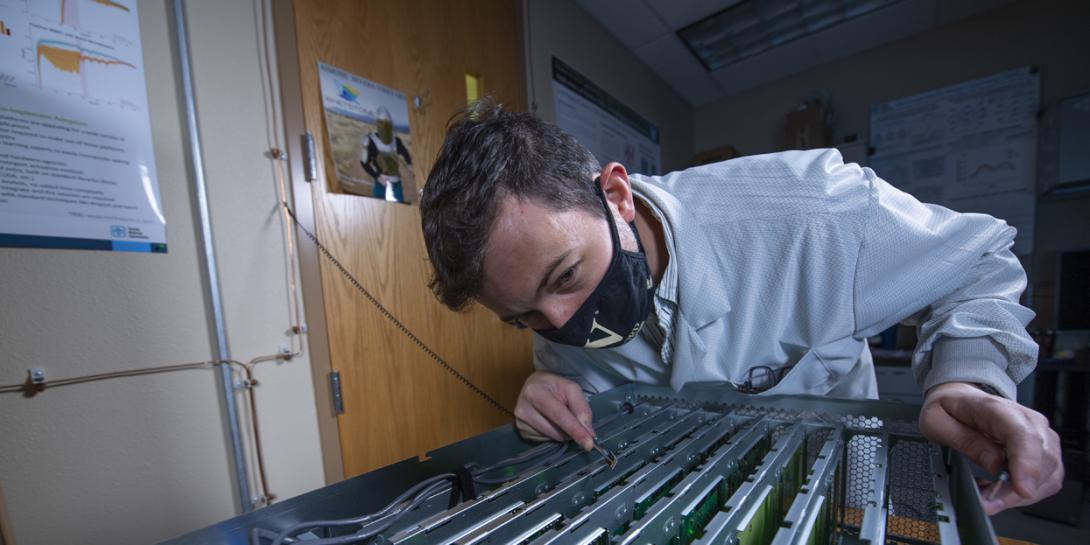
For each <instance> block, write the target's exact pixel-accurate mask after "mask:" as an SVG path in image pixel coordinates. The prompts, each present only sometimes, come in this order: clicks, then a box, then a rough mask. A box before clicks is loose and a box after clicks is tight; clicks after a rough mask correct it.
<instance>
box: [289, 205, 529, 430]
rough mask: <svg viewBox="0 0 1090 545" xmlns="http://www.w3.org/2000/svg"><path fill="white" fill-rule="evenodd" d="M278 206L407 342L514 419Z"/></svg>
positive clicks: (512, 416) (292, 215) (292, 214)
mask: <svg viewBox="0 0 1090 545" xmlns="http://www.w3.org/2000/svg"><path fill="white" fill-rule="evenodd" d="M280 204H281V205H283V207H284V209H285V210H287V211H288V215H289V216H291V221H292V222H293V223H295V225H296V227H298V228H299V230H300V231H302V232H303V234H304V235H306V237H307V238H309V239H310V241H311V242H313V243H314V245H315V246H317V247H318V250H319V251H321V252H322V255H324V256H326V259H329V261H330V262H332V263H333V266H335V267H337V270H338V271H340V272H341V274H342V275H344V277H345V278H346V279H348V281H349V282H350V283H351V284H352V285H353V286H355V287H356V289H357V290H359V292H360V293H362V294H363V296H364V297H366V298H367V300H368V301H370V302H371V304H372V305H374V306H375V308H377V309H378V311H379V312H381V313H382V315H383V316H385V317H386V318H387V319H388V320H390V322H391V323H393V324H394V325H395V326H397V328H398V329H400V330H401V332H402V333H404V334H405V336H406V337H408V338H409V340H411V341H412V342H414V343H416V346H418V347H420V349H421V350H423V351H424V352H425V353H426V354H427V355H428V356H431V359H433V360H435V362H436V363H438V364H439V365H441V366H442V367H443V369H446V370H447V372H448V373H450V374H451V375H454V378H456V379H458V380H459V381H461V382H462V384H464V385H465V386H466V388H469V389H470V390H472V391H473V393H475V394H477V395H478V396H480V397H481V399H483V400H485V401H487V402H488V403H489V404H491V405H492V406H493V407H495V408H496V410H498V411H500V412H502V413H503V414H505V415H507V416H509V417H511V419H512V420H513V419H514V418H515V413H513V412H511V411H510V410H509V409H508V408H507V407H504V406H503V404H501V403H500V402H499V401H496V399H495V398H493V397H492V396H490V395H488V393H487V392H485V391H484V390H482V389H480V388H479V387H477V385H476V384H473V383H472V382H470V381H469V379H468V378H466V376H465V375H463V374H462V373H460V372H459V371H458V370H457V369H455V368H454V367H453V366H451V365H450V364H449V363H447V362H446V360H444V359H443V358H442V357H441V356H440V355H439V354H437V353H436V352H435V351H434V350H432V349H431V348H429V347H428V345H426V344H424V341H422V340H420V338H419V337H417V336H416V335H415V334H414V333H413V332H412V331H410V330H409V328H408V327H405V324H403V323H401V320H398V319H397V317H396V316H394V315H393V313H391V312H390V311H389V310H387V309H386V307H385V306H383V305H382V303H380V302H379V300H378V299H376V298H375V296H374V295H371V292H369V291H367V288H365V287H363V284H360V281H359V280H356V277H354V276H352V273H350V272H348V269H346V268H345V267H344V265H341V262H340V261H338V260H337V258H336V257H333V254H332V253H330V251H329V250H328V249H326V247H325V245H324V244H322V243H321V242H320V241H319V240H318V237H317V236H315V235H314V233H311V232H310V231H308V230H307V228H306V227H303V224H302V223H299V218H297V217H295V211H294V210H292V209H291V207H290V206H288V203H286V202H281V203H280Z"/></svg>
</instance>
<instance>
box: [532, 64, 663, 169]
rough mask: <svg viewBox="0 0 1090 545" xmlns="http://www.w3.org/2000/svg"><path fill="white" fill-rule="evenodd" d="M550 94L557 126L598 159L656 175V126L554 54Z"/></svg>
mask: <svg viewBox="0 0 1090 545" xmlns="http://www.w3.org/2000/svg"><path fill="white" fill-rule="evenodd" d="M553 96H554V97H555V100H556V124H557V126H559V127H560V128H561V129H564V130H565V131H567V132H568V133H570V134H571V135H573V136H575V139H576V140H578V141H579V143H581V144H583V145H584V146H586V148H587V149H589V150H590V152H591V153H593V154H594V157H595V158H597V159H598V162H600V163H602V164H603V165H605V164H606V163H608V162H610V161H617V162H619V163H621V164H622V165H624V166H625V168H626V169H627V170H628V171H629V172H637V173H640V174H647V175H651V176H654V175H657V174H660V172H661V168H662V150H661V148H660V146H659V129H658V127H656V126H654V125H652V124H651V123H650V122H649V121H647V120H646V119H644V118H643V117H641V116H640V115H639V114H637V113H636V112H634V111H632V109H631V108H629V107H628V106H625V105H624V104H622V103H621V102H620V101H618V100H617V99H615V98H613V97H612V96H610V95H609V94H608V93H606V92H605V91H604V90H602V88H601V87H598V86H597V85H595V84H594V82H592V81H590V80H589V79H587V78H586V77H584V76H583V75H582V74H580V73H579V72H576V71H575V70H574V69H573V68H572V67H570V66H568V65H566V64H564V62H563V61H561V60H560V59H558V58H556V57H553Z"/></svg>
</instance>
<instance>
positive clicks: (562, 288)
mask: <svg viewBox="0 0 1090 545" xmlns="http://www.w3.org/2000/svg"><path fill="white" fill-rule="evenodd" d="M614 213H615V212H614ZM612 257H613V242H612V240H611V238H610V233H609V226H608V224H606V222H605V221H604V220H603V219H602V218H601V217H600V216H599V215H594V214H591V213H589V212H587V211H585V210H582V209H573V210H566V211H557V210H553V209H551V208H549V207H547V206H543V205H541V204H539V203H536V202H533V201H531V200H520V199H518V198H516V197H510V196H509V197H507V198H506V199H504V201H503V202H502V203H501V205H500V213H499V217H498V218H497V219H496V224H495V225H494V226H493V227H492V234H491V236H490V237H489V241H488V244H487V246H486V247H485V257H484V285H483V286H482V289H481V293H480V295H479V297H478V301H479V302H480V303H481V304H482V305H484V306H485V307H486V308H488V309H489V310H491V311H492V312H495V313H496V314H497V315H498V316H500V318H502V319H503V320H504V321H506V322H510V323H518V324H522V325H525V326H526V327H529V328H532V329H554V328H559V327H560V326H562V325H564V323H565V322H567V321H568V318H570V317H571V316H572V315H573V314H575V311H577V310H579V307H580V306H581V305H582V304H583V302H584V301H585V300H586V299H587V297H588V296H589V295H590V294H591V292H593V291H594V289H595V288H596V287H597V286H598V283H599V282H600V281H601V280H602V277H603V276H605V273H606V269H608V268H609V263H610V261H611V259H612Z"/></svg>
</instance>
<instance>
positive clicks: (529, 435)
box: [515, 418, 549, 443]
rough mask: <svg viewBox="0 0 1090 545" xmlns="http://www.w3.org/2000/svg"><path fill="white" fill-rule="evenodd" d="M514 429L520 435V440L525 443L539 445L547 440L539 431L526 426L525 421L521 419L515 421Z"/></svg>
mask: <svg viewBox="0 0 1090 545" xmlns="http://www.w3.org/2000/svg"><path fill="white" fill-rule="evenodd" d="M515 428H516V429H518V432H519V435H521V436H522V438H523V439H525V440H527V441H536V442H539V443H540V442H542V441H548V440H549V437H548V436H545V435H542V434H541V433H540V432H539V431H537V430H535V429H534V428H533V427H532V426H530V425H529V424H527V423H526V421H525V420H522V419H521V418H516V419H515Z"/></svg>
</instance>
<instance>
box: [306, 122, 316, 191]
mask: <svg viewBox="0 0 1090 545" xmlns="http://www.w3.org/2000/svg"><path fill="white" fill-rule="evenodd" d="M302 139H303V178H304V179H306V181H308V182H313V181H314V180H317V179H318V155H317V153H315V151H314V134H313V133H309V132H306V133H303V135H302Z"/></svg>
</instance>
